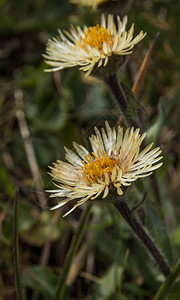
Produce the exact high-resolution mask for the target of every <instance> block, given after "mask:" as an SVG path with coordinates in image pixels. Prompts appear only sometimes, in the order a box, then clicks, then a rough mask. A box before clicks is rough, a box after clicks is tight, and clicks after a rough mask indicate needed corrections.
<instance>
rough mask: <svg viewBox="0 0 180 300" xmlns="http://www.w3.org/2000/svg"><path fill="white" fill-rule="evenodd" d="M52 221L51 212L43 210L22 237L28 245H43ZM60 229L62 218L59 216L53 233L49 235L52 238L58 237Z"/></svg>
mask: <svg viewBox="0 0 180 300" xmlns="http://www.w3.org/2000/svg"><path fill="white" fill-rule="evenodd" d="M51 222H52V212H50V211H43V212H42V213H41V215H40V218H39V219H38V220H37V222H36V224H35V225H34V226H33V229H32V230H30V231H28V232H26V233H24V235H22V239H23V240H24V241H25V242H26V243H27V244H29V245H33V246H37V247H41V246H43V245H44V243H45V241H46V239H47V237H48V236H49V231H50V227H51ZM61 230H62V218H59V220H58V222H57V224H56V226H55V228H54V230H53V233H52V235H51V239H52V240H56V239H58V238H59V236H60V234H61Z"/></svg>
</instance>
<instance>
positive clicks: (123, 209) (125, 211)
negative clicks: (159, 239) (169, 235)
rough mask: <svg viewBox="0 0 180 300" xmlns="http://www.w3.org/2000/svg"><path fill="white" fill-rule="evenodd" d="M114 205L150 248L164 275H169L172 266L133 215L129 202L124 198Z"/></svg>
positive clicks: (146, 246)
mask: <svg viewBox="0 0 180 300" xmlns="http://www.w3.org/2000/svg"><path fill="white" fill-rule="evenodd" d="M114 205H115V207H116V208H117V209H118V211H119V212H120V213H121V215H122V216H123V218H124V219H125V220H126V222H127V223H128V224H129V226H130V227H131V229H132V230H133V231H134V233H135V234H136V235H137V236H138V238H139V239H140V240H141V242H142V243H143V245H144V246H145V248H146V249H147V250H148V252H149V253H150V254H151V255H152V256H153V257H154V259H155V261H156V263H157V264H158V266H159V269H160V270H161V271H162V273H163V274H164V276H165V277H167V276H168V274H169V273H170V268H169V266H168V264H167V263H166V261H165V260H164V258H163V256H162V254H161V252H160V250H159V249H158V248H157V247H156V246H155V245H154V243H153V241H152V240H151V238H150V236H149V235H148V233H147V232H146V231H145V230H144V228H143V227H142V226H141V224H140V223H139V222H138V221H137V219H136V218H135V217H134V216H132V214H131V211H130V209H129V207H128V205H127V203H126V202H125V201H124V200H122V201H116V202H115V203H114Z"/></svg>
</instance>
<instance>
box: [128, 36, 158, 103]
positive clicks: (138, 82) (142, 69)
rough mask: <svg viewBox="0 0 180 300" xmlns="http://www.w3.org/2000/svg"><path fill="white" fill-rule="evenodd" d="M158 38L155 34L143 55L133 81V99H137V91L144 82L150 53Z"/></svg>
mask: <svg viewBox="0 0 180 300" xmlns="http://www.w3.org/2000/svg"><path fill="white" fill-rule="evenodd" d="M158 36H159V32H158V33H157V34H156V36H155V39H154V40H153V41H152V43H151V44H150V46H149V49H148V51H147V53H146V55H145V58H144V60H143V62H142V64H141V67H140V70H139V73H138V75H137V76H136V80H135V82H134V85H133V87H132V92H133V94H134V95H135V97H138V94H139V91H140V89H141V87H142V84H143V80H144V77H145V75H146V71H147V66H148V62H149V60H150V57H151V55H152V51H153V49H154V46H155V43H156V40H157V38H158Z"/></svg>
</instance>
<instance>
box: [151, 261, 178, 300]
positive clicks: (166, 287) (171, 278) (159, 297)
mask: <svg viewBox="0 0 180 300" xmlns="http://www.w3.org/2000/svg"><path fill="white" fill-rule="evenodd" d="M179 272H180V261H178V263H177V264H176V265H175V267H174V269H173V270H172V272H171V273H170V274H169V275H168V277H167V278H166V280H165V281H164V282H163V284H162V285H161V287H160V289H159V290H158V292H157V294H156V295H155V297H154V298H153V300H163V299H164V298H165V296H167V294H168V292H169V291H170V288H171V287H172V285H173V283H174V282H175V280H176V278H177V276H178V275H179Z"/></svg>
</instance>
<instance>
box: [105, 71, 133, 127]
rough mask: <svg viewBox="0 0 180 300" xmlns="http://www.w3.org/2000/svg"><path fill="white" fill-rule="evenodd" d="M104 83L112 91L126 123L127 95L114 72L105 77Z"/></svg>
mask: <svg viewBox="0 0 180 300" xmlns="http://www.w3.org/2000/svg"><path fill="white" fill-rule="evenodd" d="M106 83H107V84H108V85H109V87H110V89H111V91H112V92H113V94H114V96H115V98H116V100H117V102H118V104H119V107H120V109H121V111H122V113H123V115H124V117H125V119H126V121H127V123H128V120H127V117H126V109H127V105H128V100H127V96H126V94H125V92H124V90H123V88H122V86H121V84H120V83H119V81H118V79H117V75H116V73H114V74H112V75H110V76H109V77H107V79H106Z"/></svg>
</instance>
